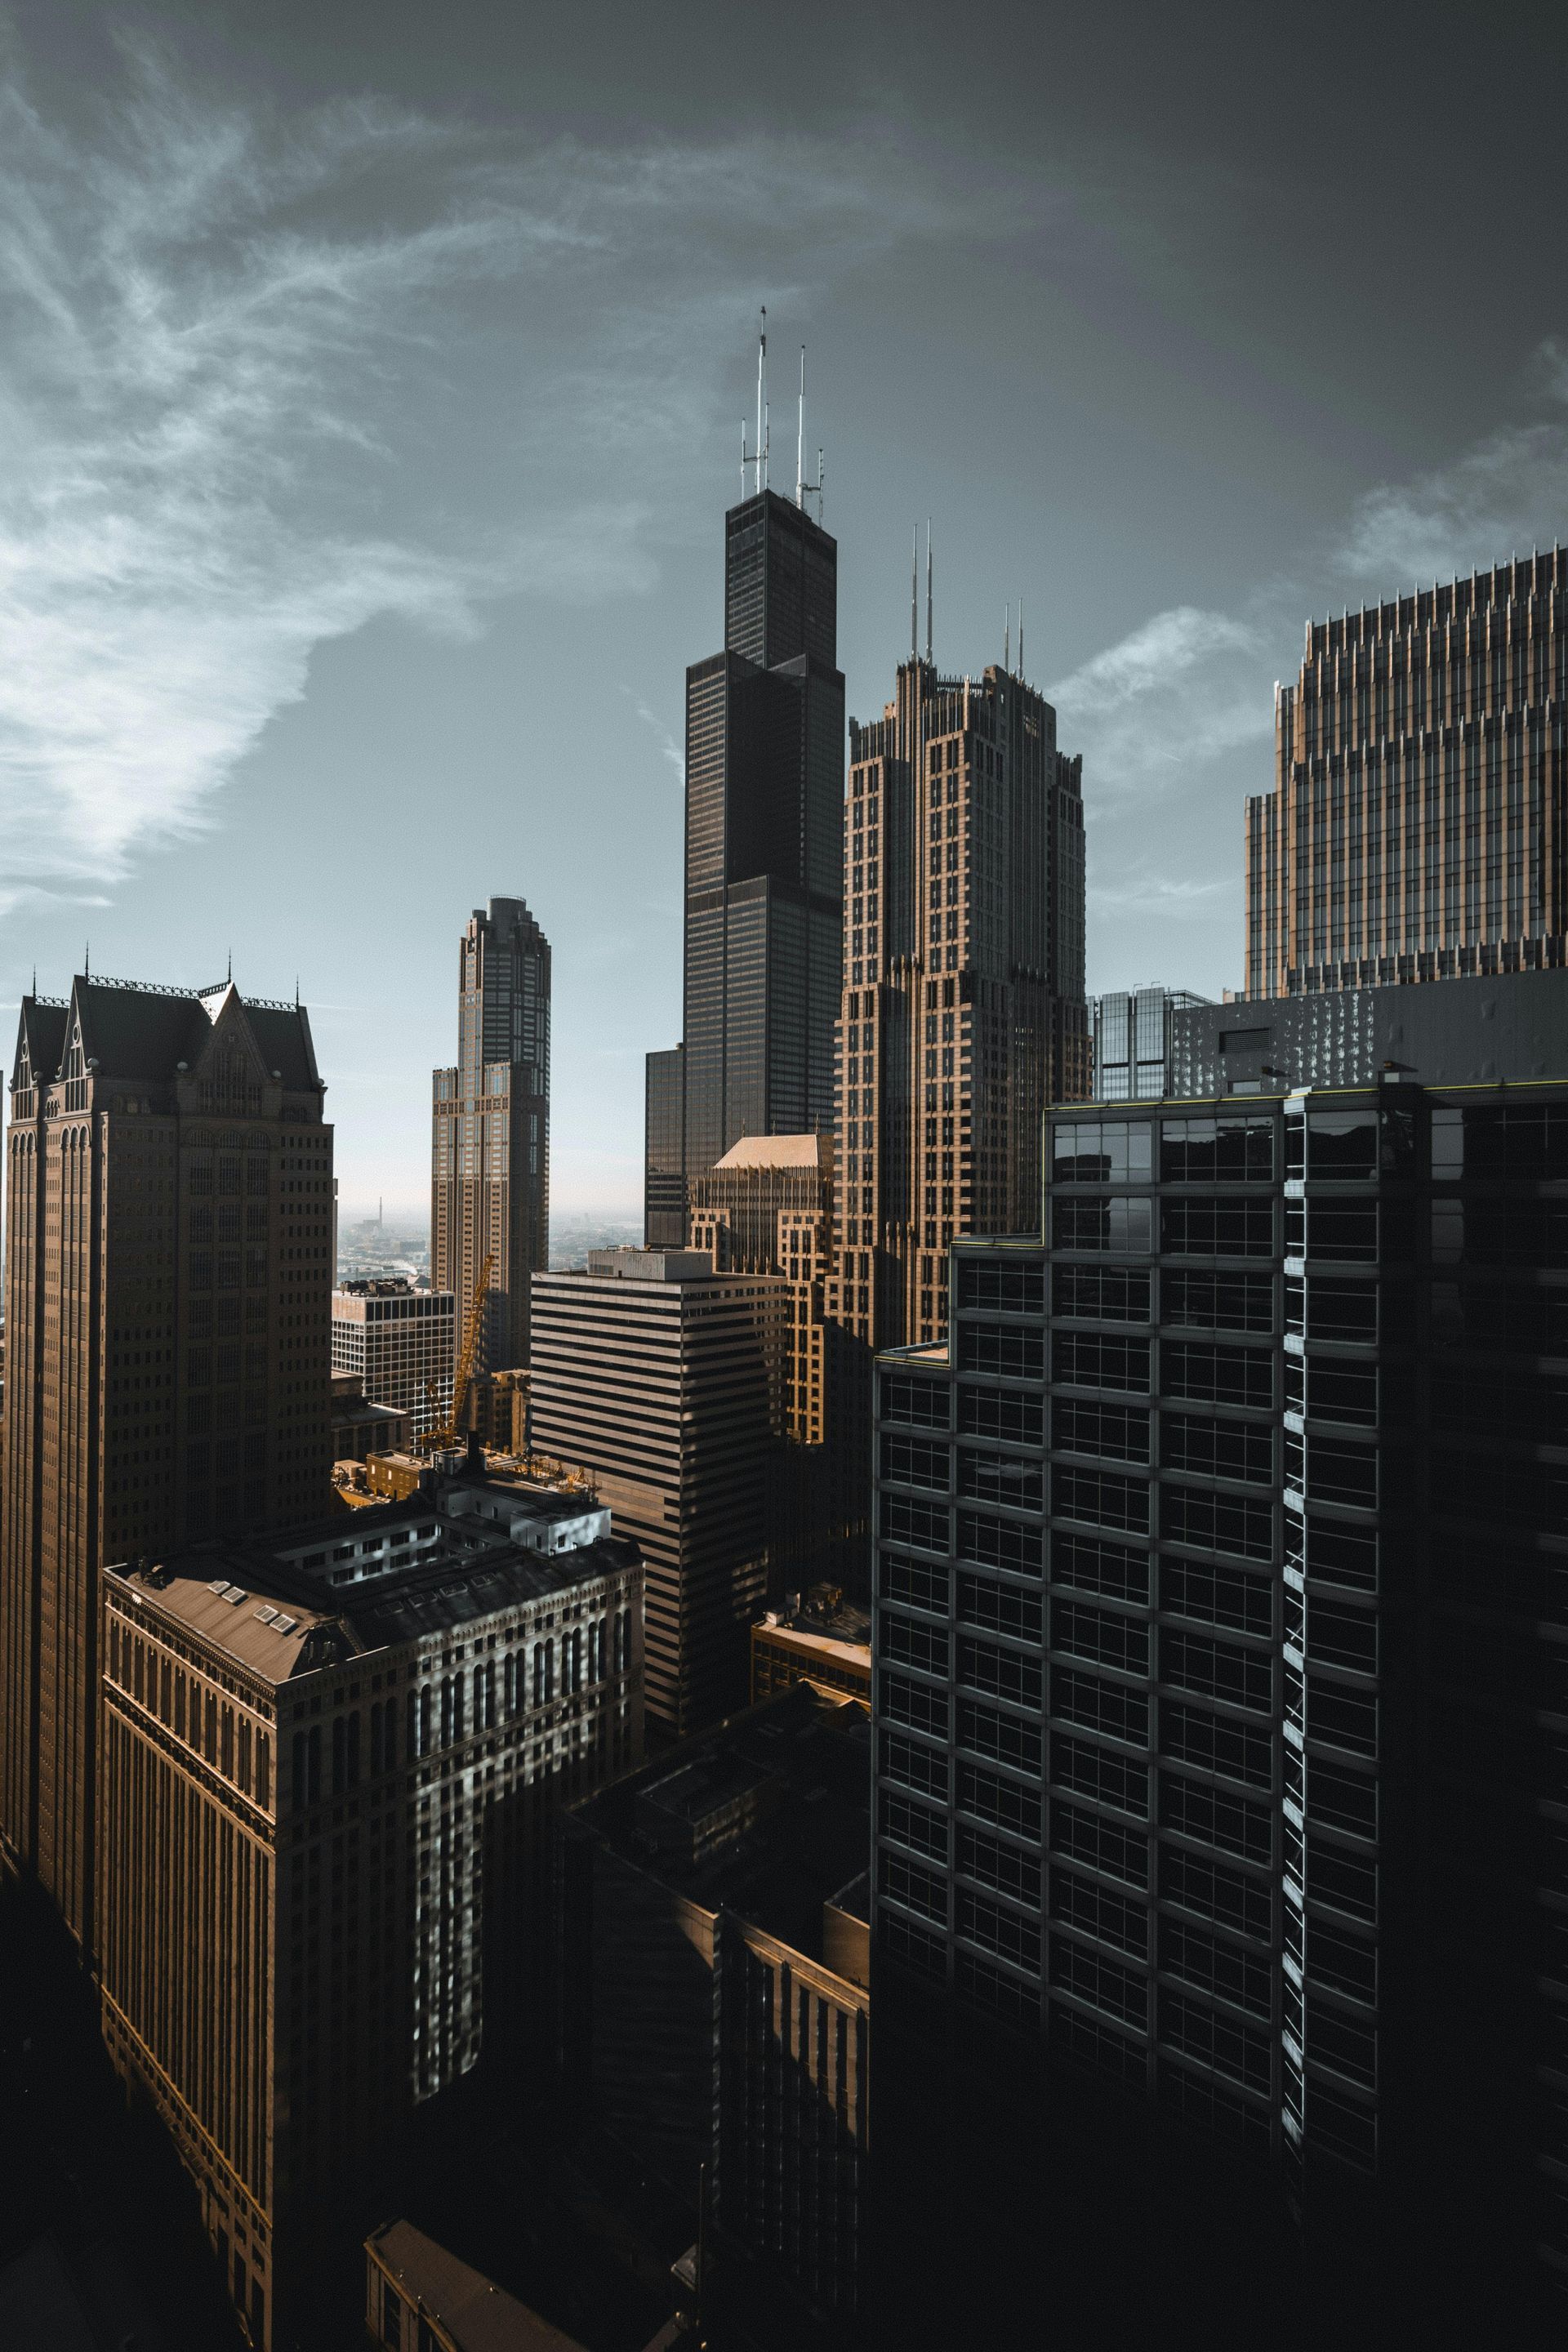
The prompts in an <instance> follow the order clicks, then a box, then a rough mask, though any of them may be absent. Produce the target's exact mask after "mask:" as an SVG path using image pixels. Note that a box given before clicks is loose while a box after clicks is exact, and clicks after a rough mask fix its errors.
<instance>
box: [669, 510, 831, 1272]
mask: <svg viewBox="0 0 1568 2352" xmlns="http://www.w3.org/2000/svg"><path fill="white" fill-rule="evenodd" d="M725 558H726V580H725V625H726V644H725V649H724V651H723V652H722V653H721V654H715V655H713V656H711V658H710V659H709V660H707V661H704V662H700V663H698V664H697V665H696V666H695V667H693V668H692V669H690V670H689V671H688V673H687V703H686V924H685V987H684V1013H685V1034H684V1040H683V1045H684V1056H685V1058H684V1064H683V1076H682V1087H683V1112H682V1120H681V1128H682V1153H683V1168H684V1173H685V1176H686V1178H687V1180H688V1181H689V1180H690V1179H692V1178H694V1177H697V1176H701V1175H705V1174H706V1173H707V1172H708V1171H709V1170H710V1168H712V1167H713V1166H714V1165H715V1163H716V1162H717V1161H718V1160H721V1159H722V1157H723V1155H724V1153H725V1152H726V1151H727V1150H729V1149H730V1147H731V1145H732V1144H734V1143H736V1142H738V1141H739V1140H740V1139H741V1138H742V1136H746V1135H788V1134H803V1133H807V1132H810V1131H812V1130H814V1129H818V1130H824V1131H826V1130H830V1129H831V1128H832V1126H833V1116H834V1107H833V1033H834V1023H835V1021H836V1020H837V1013H838V998H839V983H840V975H841V971H842V927H843V844H844V680H843V677H842V676H841V675H840V673H839V671H838V670H837V667H835V661H836V630H837V622H836V610H837V607H836V593H837V591H836V580H837V546H836V544H835V542H834V541H833V540H832V539H830V538H829V537H828V535H827V534H826V532H825V531H823V530H819V528H818V527H817V525H816V523H814V522H812V521H811V520H810V518H809V517H808V516H806V515H805V514H804V513H802V512H801V511H800V510H799V509H797V508H795V507H793V506H791V505H789V504H788V503H787V502H786V501H785V500H784V499H780V498H777V497H775V496H774V495H773V492H771V491H769V492H764V494H763V496H762V497H761V498H760V499H747V500H746V501H744V502H743V504H742V505H741V506H739V507H736V508H734V509H732V510H731V513H730V515H729V516H728V517H727V518H726V525H725ZM653 1086H654V1081H653V1078H652V1076H651V1074H650V1078H649V1106H650V1118H651V1114H652V1108H653V1102H654V1095H653ZM662 1099H663V1097H661V1100H662ZM665 1125H666V1129H668V1119H666V1121H665ZM655 1151H656V1141H655V1138H654V1136H653V1133H652V1129H651V1125H650V1129H649V1136H648V1166H649V1171H650V1177H649V1181H650V1184H651V1181H652V1174H651V1171H652V1170H653V1167H654V1164H655ZM671 1238H679V1237H677V1236H671Z"/></svg>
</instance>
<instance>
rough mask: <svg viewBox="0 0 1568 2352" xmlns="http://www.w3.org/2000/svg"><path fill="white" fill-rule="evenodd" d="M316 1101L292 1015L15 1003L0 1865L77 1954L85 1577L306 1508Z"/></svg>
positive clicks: (324, 1220)
mask: <svg viewBox="0 0 1568 2352" xmlns="http://www.w3.org/2000/svg"><path fill="white" fill-rule="evenodd" d="M323 1092H324V1088H323V1087H322V1085H321V1079H320V1077H319V1076H318V1075H317V1071H316V1061H315V1055H314V1051H313V1049H312V1046H311V1043H310V1019H309V1016H308V1014H307V1013H306V1012H305V1011H304V1008H303V1007H302V1006H300V1005H299V1004H272V1003H264V1002H262V1001H261V1000H258V999H254V998H252V999H249V1000H247V999H246V998H244V997H242V996H241V994H240V992H239V991H238V990H237V988H236V987H234V986H233V984H232V982H226V983H222V984H220V985H219V986H217V987H216V988H214V989H209V990H206V991H205V992H202V993H200V994H198V993H197V992H195V991H194V990H191V991H184V990H179V989H162V988H154V987H150V986H148V985H147V984H146V983H144V982H125V981H110V980H96V979H89V978H88V977H86V976H85V975H83V976H81V977H79V979H78V980H77V981H76V982H75V983H74V984H73V987H72V990H71V994H70V997H69V1000H68V1002H57V1001H52V1000H50V999H47V998H43V997H39V996H37V995H33V996H27V997H24V999H23V1000H22V1007H21V1019H20V1023H19V1025H18V1031H17V1039H16V1060H15V1063H14V1065H13V1068H12V1075H11V1123H10V1131H9V1136H8V1139H7V1150H6V1199H5V1327H6V1341H7V1353H8V1362H7V1368H6V1370H7V1377H6V1381H5V1505H4V1512H5V1516H4V1523H3V1536H0V1838H3V1841H4V1845H5V1853H6V1855H7V1858H8V1860H9V1861H10V1863H11V1864H12V1865H13V1866H14V1867H16V1868H18V1869H20V1870H21V1871H22V1872H24V1873H25V1874H28V1875H30V1876H32V1877H34V1878H36V1879H37V1881H38V1883H39V1884H40V1885H41V1886H42V1887H43V1889H44V1891H45V1893H46V1894H47V1895H48V1896H49V1897H50V1898H51V1900H52V1901H53V1903H54V1904H55V1905H56V1906H57V1907H58V1910H59V1912H60V1914H61V1916H63V1918H64V1919H65V1921H66V1924H67V1925H68V1927H69V1928H70V1930H71V1932H72V1934H73V1935H74V1936H75V1937H76V1938H77V1940H78V1942H79V1943H80V1944H81V1945H82V1946H83V1947H84V1948H87V1949H88V1950H90V1949H91V1948H92V1940H93V1935H92V1922H93V1824H94V1813H95V1780H96V1770H97V1759H98V1712H97V1693H98V1685H99V1679H100V1662H99V1593H100V1570H101V1569H102V1567H103V1565H104V1563H105V1562H106V1561H114V1560H125V1559H137V1558H139V1557H140V1556H141V1555H142V1554H144V1553H147V1552H151V1551H153V1550H154V1549H162V1548H164V1547H168V1546H176V1545H182V1544H185V1543H189V1542H197V1541H202V1540H205V1538H208V1537H209V1536H212V1535H215V1534H221V1533H224V1532H226V1531H232V1530H237V1529H239V1528H245V1529H247V1530H250V1531H258V1530H260V1529H263V1528H269V1527H277V1526H280V1525H284V1524H287V1523H288V1522H289V1521H291V1520H295V1519H299V1518H301V1517H306V1516H308V1515H309V1514H310V1513H311V1512H312V1511H318V1510H323V1509H325V1508H326V1507H327V1503H328V1499H329V1496H330V1493H331V1488H330V1485H329V1475H330V1441H329V1423H328V1397H329V1389H330V1381H329V1369H328V1367H329V1353H328V1350H329V1345H330V1339H329V1328H328V1318H329V1309H330V1299H331V1259H330V1255H329V1253H330V1250H331V1202H332V1139H331V1129H329V1128H326V1127H324V1126H323V1124H322V1120H321V1098H322V1095H323Z"/></svg>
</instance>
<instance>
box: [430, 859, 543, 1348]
mask: <svg viewBox="0 0 1568 2352" xmlns="http://www.w3.org/2000/svg"><path fill="white" fill-rule="evenodd" d="M433 1085H434V1103H433V1111H434V1125H435V1135H434V1146H433V1151H432V1157H431V1182H430V1280H431V1286H432V1287H433V1288H434V1289H436V1290H450V1291H452V1292H453V1293H455V1295H456V1297H457V1302H458V1310H457V1342H458V1348H459V1349H461V1346H462V1342H463V1334H464V1332H465V1331H466V1330H467V1328H468V1315H469V1311H470V1309H471V1307H472V1306H473V1300H474V1291H475V1287H476V1286H477V1284H478V1282H479V1276H480V1275H481V1273H482V1272H483V1271H484V1264H485V1260H486V1258H487V1257H488V1256H491V1255H492V1254H493V1263H492V1265H491V1270H490V1278H489V1292H488V1295H487V1298H486V1304H485V1311H484V1315H483V1317H482V1318H481V1321H480V1326H479V1352H478V1353H477V1355H476V1357H475V1370H480V1371H483V1370H489V1371H501V1370H507V1369H509V1368H510V1367H512V1366H514V1365H521V1364H526V1363H527V1361H528V1294H529V1283H530V1281H531V1277H532V1276H534V1275H535V1274H540V1273H542V1272H543V1270H544V1268H545V1266H546V1265H548V1263H549V1257H550V942H549V940H547V939H546V938H545V936H544V933H543V932H542V930H541V929H540V928H539V925H538V923H537V922H536V921H535V919H534V918H533V917H532V915H531V914H530V912H529V910H528V908H527V905H526V904H525V902H524V901H523V900H522V899H521V898H492V899H491V900H490V903H489V913H488V914H487V913H486V912H485V910H484V908H482V907H476V908H475V909H474V911H473V914H472V915H471V916H470V917H469V919H468V928H467V929H466V930H465V931H464V933H463V938H462V943H461V945H460V947H459V949H458V1065H457V1067H456V1068H455V1069H447V1070H437V1071H436V1072H435V1073H434V1074H433Z"/></svg>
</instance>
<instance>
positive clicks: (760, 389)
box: [741, 306, 827, 522]
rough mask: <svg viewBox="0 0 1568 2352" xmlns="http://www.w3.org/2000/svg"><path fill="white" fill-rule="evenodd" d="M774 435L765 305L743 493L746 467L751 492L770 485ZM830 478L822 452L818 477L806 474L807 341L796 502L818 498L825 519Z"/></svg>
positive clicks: (743, 433)
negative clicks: (754, 427) (753, 423)
mask: <svg viewBox="0 0 1568 2352" xmlns="http://www.w3.org/2000/svg"><path fill="white" fill-rule="evenodd" d="M772 438H773V430H772V425H771V422H770V418H769V415H768V314H767V310H766V308H765V306H764V308H763V312H762V324H761V327H760V329H759V331H758V334H757V437H756V441H755V443H754V445H753V446H752V447H751V448H749V449H748V447H747V446H746V422H745V419H744V417H742V420H741V496H742V499H743V498H744V497H745V496H746V468H747V467H751V469H752V497H753V498H761V496H762V494H763V491H764V490H765V489H766V488H767V487H768V455H769V446H770V443H771V441H772ZM826 481H827V468H826V465H825V464H824V463H823V453H822V450H821V448H820V447H819V448H818V450H817V453H816V481H815V482H808V481H807V480H806V478H805V344H804V343H802V345H801V347H800V396H799V404H798V408H797V411H796V417H795V504H796V506H797V507H799V508H801V509H805V502H806V500H807V499H816V520H817V521H818V522H820V521H821V520H822V516H823V493H824V490H825V488H826Z"/></svg>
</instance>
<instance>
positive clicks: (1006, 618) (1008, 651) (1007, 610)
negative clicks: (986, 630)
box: [1002, 596, 1013, 669]
mask: <svg viewBox="0 0 1568 2352" xmlns="http://www.w3.org/2000/svg"><path fill="white" fill-rule="evenodd" d="M1002 667H1003V668H1004V669H1011V668H1012V667H1013V599H1012V598H1011V596H1009V597H1008V599H1007V602H1006V603H1005V604H1004V605H1003V607H1002Z"/></svg>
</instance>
